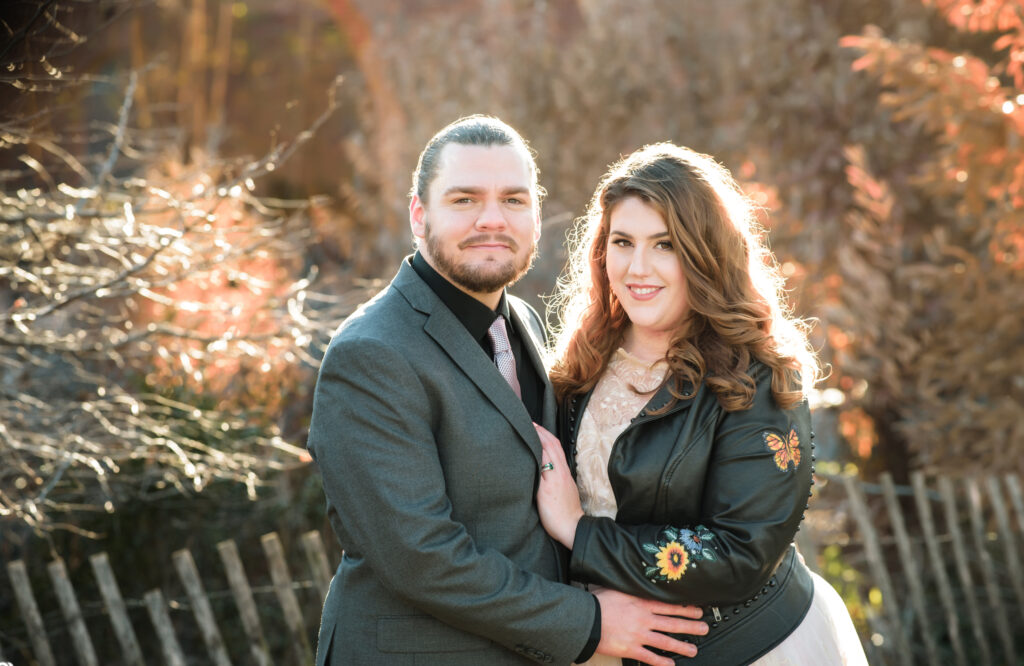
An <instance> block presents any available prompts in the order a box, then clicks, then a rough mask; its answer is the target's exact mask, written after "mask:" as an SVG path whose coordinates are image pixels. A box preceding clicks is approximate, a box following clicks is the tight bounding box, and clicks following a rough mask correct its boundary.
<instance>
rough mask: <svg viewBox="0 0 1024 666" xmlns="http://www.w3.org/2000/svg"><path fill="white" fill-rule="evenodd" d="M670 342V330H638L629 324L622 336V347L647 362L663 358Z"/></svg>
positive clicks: (654, 361)
mask: <svg viewBox="0 0 1024 666" xmlns="http://www.w3.org/2000/svg"><path fill="white" fill-rule="evenodd" d="M671 344H672V333H671V332H670V331H665V332H664V333H663V332H661V331H658V332H651V331H638V330H637V329H636V327H634V326H630V327H629V328H627V329H626V332H625V334H623V336H622V348H623V349H625V350H626V351H627V352H629V353H630V354H632V355H633V356H635V357H636V358H638V359H640V360H641V361H645V362H647V363H656V362H657V361H660V360H662V359H663V358H665V355H666V354H667V353H668V348H669V346H670V345H671Z"/></svg>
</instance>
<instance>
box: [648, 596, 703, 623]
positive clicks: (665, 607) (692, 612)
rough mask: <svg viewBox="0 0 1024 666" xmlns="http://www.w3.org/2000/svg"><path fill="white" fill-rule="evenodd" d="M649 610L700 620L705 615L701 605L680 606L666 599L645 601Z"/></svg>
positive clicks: (660, 613) (659, 613)
mask: <svg viewBox="0 0 1024 666" xmlns="http://www.w3.org/2000/svg"><path fill="white" fill-rule="evenodd" d="M643 603H644V604H645V605H646V607H647V610H648V611H650V612H652V613H657V614H658V615H681V616H682V617H688V618H692V619H694V620H699V619H700V618H702V617H704V611H703V610H702V609H701V607H700V606H680V605H678V604H670V603H666V602H664V601H649V600H648V601H644V602H643Z"/></svg>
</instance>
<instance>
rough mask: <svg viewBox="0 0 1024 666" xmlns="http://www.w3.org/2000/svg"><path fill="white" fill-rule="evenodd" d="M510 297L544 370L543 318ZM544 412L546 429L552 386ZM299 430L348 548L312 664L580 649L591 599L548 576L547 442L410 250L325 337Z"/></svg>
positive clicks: (556, 562)
mask: <svg viewBox="0 0 1024 666" xmlns="http://www.w3.org/2000/svg"><path fill="white" fill-rule="evenodd" d="M508 298H509V302H510V309H511V312H512V320H513V325H514V326H515V327H516V328H517V330H518V331H519V333H520V335H521V336H522V338H523V341H524V346H525V347H526V349H527V350H528V352H529V356H530V360H531V361H532V362H533V363H534V364H535V365H536V366H537V369H538V372H539V373H540V375H541V376H542V377H546V374H545V372H544V368H543V364H542V363H541V359H540V357H539V355H538V351H537V344H538V343H537V339H538V337H540V336H542V335H543V329H542V327H541V322H540V319H539V317H537V314H536V313H535V312H534V311H533V310H532V309H531V308H530V307H529V306H528V305H526V304H525V303H524V302H522V301H520V300H519V299H516V298H515V297H511V296H509V297H508ZM531 342H532V344H531ZM542 425H544V426H546V427H548V428H549V429H551V430H552V431H553V430H554V426H555V403H554V398H553V394H552V392H551V388H550V386H547V387H546V391H545V396H544V418H543V424H542ZM308 446H309V450H310V453H311V454H312V456H313V458H314V460H315V461H316V463H317V465H318V466H319V468H320V472H321V475H322V476H323V483H324V491H325V493H326V495H327V513H328V517H329V518H330V521H331V525H332V527H333V528H334V531H335V533H336V534H337V536H338V539H339V541H340V542H341V545H342V547H343V548H344V549H345V554H344V556H343V557H342V561H341V565H340V566H339V567H338V571H337V573H336V574H335V576H334V580H333V581H332V583H331V588H330V591H329V592H328V595H327V599H326V601H325V602H324V609H323V617H322V620H321V626H320V642H319V646H318V650H317V664H318V665H322V664H325V663H330V664H357V665H360V666H361V665H363V664H438V665H441V664H445V665H458V664H467V665H468V664H522V663H524V662H527V663H528V662H529V661H531V660H532V661H536V662H541V663H563V664H568V663H571V662H572V660H573V659H574V658H575V657H576V656H578V655H579V653H580V651H581V650H582V649H583V646H584V644H585V643H586V641H587V639H588V637H589V634H590V630H591V626H592V624H593V621H594V601H593V598H592V597H591V595H590V594H589V593H586V592H584V591H582V590H579V589H576V588H573V587H570V586H568V585H566V584H563V583H560V582H556V581H561V580H564V578H565V561H566V560H565V553H564V551H563V550H561V546H559V545H558V544H556V543H555V542H554V541H553V540H552V539H551V538H550V537H548V535H547V534H546V533H545V531H544V529H543V528H542V526H541V524H540V520H539V518H538V515H537V509H536V501H535V496H534V495H535V492H536V488H537V482H538V478H539V474H540V461H541V446H540V440H539V439H538V438H537V434H536V432H535V431H534V429H533V426H532V424H531V419H530V415H529V414H528V413H527V411H526V408H525V407H524V406H523V404H522V402H521V401H520V400H519V399H518V398H517V397H516V395H515V393H513V392H512V389H511V388H510V387H509V386H508V384H507V383H506V382H505V380H504V379H503V378H502V376H501V374H500V373H499V372H498V369H497V368H496V367H495V365H494V363H493V362H492V361H491V359H490V358H489V357H488V355H487V354H486V353H485V352H484V351H483V350H482V349H481V348H480V345H479V344H478V343H477V342H476V341H475V340H473V339H472V336H470V334H469V332H468V331H467V330H466V329H465V327H464V326H463V325H462V324H461V323H460V322H459V321H458V320H457V319H456V317H455V315H454V314H453V313H452V312H451V310H449V309H448V308H447V306H445V305H444V304H443V303H442V301H441V300H440V299H439V298H438V297H437V295H436V294H435V293H434V292H433V290H431V289H430V287H429V286H427V284H426V283H424V282H423V281H422V280H421V279H420V277H419V276H418V275H417V274H416V272H415V271H414V270H413V268H412V266H411V265H410V264H409V262H408V261H403V262H402V266H401V268H400V270H399V271H398V275H396V276H395V279H394V280H393V281H392V283H391V285H390V286H389V287H388V288H386V289H385V290H384V291H382V292H381V293H380V294H378V295H377V296H375V297H374V298H373V299H372V300H370V301H369V302H367V303H366V304H364V305H363V306H362V307H361V308H360V309H359V310H358V311H357V312H356V313H355V314H353V315H352V316H351V317H349V318H348V319H347V320H346V321H345V322H344V323H343V324H342V326H341V328H339V330H338V332H337V333H336V334H335V335H334V338H333V339H332V340H331V343H330V345H329V347H328V349H327V353H326V354H325V356H324V359H323V363H322V365H321V368H320V375H319V378H318V379H317V385H316V393H315V397H314V402H313V416H312V422H311V424H310V432H309V443H308ZM328 654H329V655H330V656H329V661H328Z"/></svg>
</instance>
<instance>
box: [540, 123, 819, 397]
mask: <svg viewBox="0 0 1024 666" xmlns="http://www.w3.org/2000/svg"><path fill="white" fill-rule="evenodd" d="M629 197H636V198H638V199H640V200H641V201H643V202H644V203H645V204H647V205H649V206H651V207H652V208H654V209H655V210H656V211H658V213H660V214H661V216H662V218H663V219H664V220H665V224H666V226H667V227H668V231H669V237H670V238H671V240H672V246H673V248H674V249H675V251H676V254H677V256H678V257H679V260H680V262H681V263H682V267H683V272H684V274H685V275H686V282H687V284H686V288H687V291H688V303H689V315H688V317H687V319H686V321H685V322H684V323H683V325H682V326H681V327H680V329H679V330H678V331H677V332H676V334H675V335H674V336H673V339H672V343H671V345H670V347H669V350H668V352H667V354H666V360H667V362H668V365H669V369H670V373H669V376H668V380H667V381H669V386H670V389H671V391H672V394H673V395H674V396H675V398H676V399H677V400H681V399H687V398H689V397H692V392H693V391H694V390H695V389H696V387H699V386H700V384H701V382H702V381H703V382H705V383H707V385H708V387H709V388H710V389H711V390H712V391H713V392H714V393H715V395H716V396H717V397H718V400H719V402H720V403H721V405H722V407H723V408H724V409H726V410H729V411H734V410H740V409H746V408H748V407H750V405H751V402H752V400H753V396H754V382H753V380H752V379H751V378H750V376H749V375H748V374H747V370H748V369H749V367H750V363H751V361H752V360H753V359H757V360H759V361H761V362H762V363H764V364H765V365H766V366H768V367H769V368H770V369H771V372H772V394H773V395H774V397H775V401H776V402H777V403H778V404H779V406H781V407H783V408H788V407H791V406H793V405H795V404H796V403H798V402H800V401H801V400H802V399H803V398H804V397H805V395H806V394H807V392H808V391H809V390H810V388H811V387H812V386H813V385H814V383H815V381H816V380H817V377H818V365H817V361H816V359H815V357H814V353H813V352H812V350H811V348H810V344H809V342H808V339H807V328H808V327H807V325H806V323H805V322H803V321H801V320H798V319H795V318H793V317H792V316H791V315H790V313H789V311H788V308H787V307H786V305H785V300H784V297H783V290H782V289H783V282H782V276H781V274H780V272H779V270H778V266H777V265H776V263H775V260H774V257H773V256H772V254H771V252H770V251H769V250H768V248H767V244H766V239H765V233H764V230H763V228H762V227H761V226H760V225H759V224H758V222H757V220H756V218H755V216H754V209H753V205H752V203H751V202H750V200H749V199H748V198H747V197H746V196H745V195H744V194H743V192H742V191H741V190H740V187H739V185H738V184H737V183H736V181H735V179H733V177H732V175H731V174H730V173H729V171H728V170H727V169H726V168H725V167H723V166H721V165H720V164H718V163H717V162H715V160H714V159H713V158H711V157H709V156H707V155H702V154H700V153H697V152H694V151H693V150H690V149H689V148H683V147H680V146H676V145H674V144H671V143H659V144H654V145H650V146H646V147H644V148H642V149H641V150H638V151H636V152H634V153H633V154H631V155H629V156H628V157H625V158H623V159H622V160H620V161H619V162H617V163H615V164H613V165H612V166H611V167H610V168H609V170H608V173H607V174H605V176H604V178H602V179H601V182H600V183H599V185H598V187H597V190H596V191H595V192H594V196H593V198H592V199H591V201H590V205H589V206H588V208H587V213H586V215H585V216H584V217H582V218H580V219H579V220H577V222H576V225H575V227H574V230H573V233H572V234H571V238H570V244H571V249H570V261H569V267H568V269H567V270H566V272H565V273H564V274H563V275H562V277H561V278H560V279H559V290H558V293H557V295H556V297H555V305H556V307H557V308H558V311H559V314H560V322H559V327H558V329H559V330H558V332H557V334H556V358H557V360H556V361H555V364H554V367H553V369H552V374H551V381H552V383H553V384H554V386H555V390H556V392H557V393H558V395H559V397H560V398H565V397H566V396H570V395H573V394H577V393H585V392H586V391H589V390H590V389H591V388H593V386H594V384H596V383H597V380H598V378H600V376H601V374H602V373H603V372H604V370H605V368H606V367H607V366H608V360H609V359H610V358H611V355H612V352H614V350H615V349H616V348H617V347H618V346H619V345H620V344H621V343H622V338H623V334H624V333H625V331H626V328H627V326H628V325H629V317H628V316H627V314H626V312H625V310H624V309H623V307H622V305H621V304H620V303H619V302H618V300H617V299H616V298H615V296H614V294H613V293H612V291H611V288H610V286H609V283H608V274H607V271H606V261H605V257H606V252H607V247H608V228H609V218H610V217H611V212H612V209H614V208H615V206H616V205H617V204H619V203H620V202H622V201H623V200H625V199H627V198H629ZM687 386H689V387H693V388H690V389H689V390H688V389H687Z"/></svg>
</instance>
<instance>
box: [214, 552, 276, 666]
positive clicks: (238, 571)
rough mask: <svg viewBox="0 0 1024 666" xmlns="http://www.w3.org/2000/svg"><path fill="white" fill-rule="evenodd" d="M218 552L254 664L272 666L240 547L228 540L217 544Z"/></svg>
mask: <svg viewBox="0 0 1024 666" xmlns="http://www.w3.org/2000/svg"><path fill="white" fill-rule="evenodd" d="M217 551H218V552H219V553H220V560H221V562H223V563H224V571H225V572H227V575H228V584H230V585H231V594H232V596H234V598H235V605H236V606H238V614H239V615H240V616H241V618H242V627H243V628H244V629H245V634H246V635H247V636H248V637H249V640H250V641H251V643H250V650H249V652H250V654H251V655H252V658H253V663H255V664H258V665H259V666H270V663H271V662H270V655H269V654H268V653H267V641H266V639H265V638H264V637H263V627H262V625H260V614H259V611H258V610H256V602H255V601H254V600H253V598H252V588H251V587H249V579H248V578H246V575H245V567H244V566H242V558H241V556H240V555H239V554H238V546H237V545H236V544H235V542H234V541H232V540H231V539H226V540H224V541H221V542H220V543H218V544H217Z"/></svg>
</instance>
